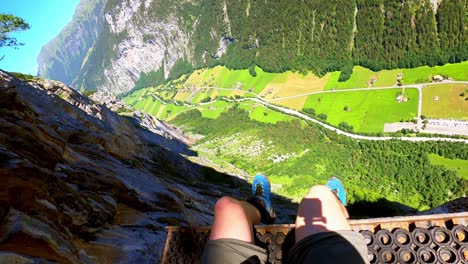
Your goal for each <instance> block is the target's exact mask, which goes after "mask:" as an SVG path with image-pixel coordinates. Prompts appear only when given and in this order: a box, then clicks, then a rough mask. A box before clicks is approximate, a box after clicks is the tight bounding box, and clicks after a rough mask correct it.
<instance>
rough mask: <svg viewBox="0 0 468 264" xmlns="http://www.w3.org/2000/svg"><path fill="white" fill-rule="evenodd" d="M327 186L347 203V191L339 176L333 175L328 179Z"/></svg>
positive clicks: (342, 201)
mask: <svg viewBox="0 0 468 264" xmlns="http://www.w3.org/2000/svg"><path fill="white" fill-rule="evenodd" d="M326 185H327V187H328V188H329V189H330V190H331V191H332V192H333V193H334V194H335V195H336V197H337V198H338V200H340V202H341V203H342V204H343V205H346V191H345V189H344V186H343V184H342V183H341V181H340V180H338V178H335V177H331V178H330V179H328V181H327V184H326Z"/></svg>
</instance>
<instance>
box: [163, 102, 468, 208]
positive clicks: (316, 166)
mask: <svg viewBox="0 0 468 264" xmlns="http://www.w3.org/2000/svg"><path fill="white" fill-rule="evenodd" d="M172 122H173V123H174V124H176V125H178V126H182V127H185V129H186V130H188V131H191V132H192V133H197V134H202V135H205V136H206V137H205V138H203V139H202V140H201V141H199V142H198V143H197V146H202V148H203V149H212V150H213V151H215V153H216V157H219V158H221V159H222V160H225V161H228V162H230V163H232V164H234V165H236V166H237V167H239V168H241V169H244V170H246V171H247V172H249V173H250V174H252V175H253V174H255V173H258V172H264V173H266V174H267V175H269V176H270V177H271V179H272V182H273V183H276V184H282V190H281V191H280V193H281V194H283V195H286V196H288V197H296V198H300V197H302V195H304V193H305V192H306V191H307V189H308V187H309V186H312V185H314V184H318V183H324V182H325V181H326V180H327V179H328V178H329V177H330V176H332V175H333V176H337V177H339V178H340V179H342V180H343V181H344V183H345V187H346V188H347V192H348V195H349V201H350V204H351V206H353V205H354V209H355V210H359V204H362V203H377V204H379V202H381V201H382V199H385V200H388V201H392V202H397V203H400V204H403V205H405V206H409V207H411V208H414V209H418V210H423V209H428V208H433V207H436V206H439V205H441V204H443V203H445V202H447V201H449V200H451V199H454V198H457V197H461V196H464V195H467V194H468V193H467V190H468V180H467V179H465V178H462V177H460V176H459V175H457V174H456V172H454V171H451V170H448V169H446V168H445V167H443V166H440V165H433V164H431V163H430V160H429V157H428V154H429V153H433V154H437V155H439V156H442V157H446V158H452V159H455V158H458V159H464V160H466V159H468V150H467V148H468V147H467V145H466V144H459V143H449V142H417V143H416V142H402V141H399V140H391V141H365V140H362V141H357V140H354V139H350V138H347V137H345V136H341V135H338V134H336V133H334V132H331V131H329V130H327V129H324V128H322V127H320V126H316V125H315V124H306V123H305V122H302V121H299V120H293V121H289V122H279V123H277V124H267V123H261V122H257V121H254V120H251V119H249V116H248V113H247V112H246V111H244V110H242V109H239V108H237V107H234V108H232V109H231V110H229V111H227V112H225V113H223V114H221V116H220V117H219V118H217V119H214V120H213V119H206V118H202V117H201V113H200V112H199V111H198V110H191V111H189V112H186V113H183V114H181V115H179V116H178V117H176V118H175V119H174V120H173V121H172ZM233 142H240V143H239V144H238V145H235V143H233ZM258 142H269V143H268V144H267V143H265V146H266V147H264V149H263V150H261V151H260V152H258V153H255V155H254V156H253V157H249V156H248V154H246V152H248V151H247V150H246V149H248V146H249V145H258V144H259V143H258ZM260 145H261V144H260ZM285 153H301V154H298V155H295V156H294V157H293V158H289V159H286V160H284V161H282V162H277V163H275V162H271V160H269V158H268V157H270V156H272V155H284V154H285ZM387 204H388V203H387ZM379 206H381V205H379ZM357 207H358V208H357ZM386 209H389V208H386ZM400 209H401V208H400ZM400 209H398V210H400ZM392 210H393V209H392ZM398 210H396V211H394V212H393V213H390V214H399V213H402V212H401V211H398Z"/></svg>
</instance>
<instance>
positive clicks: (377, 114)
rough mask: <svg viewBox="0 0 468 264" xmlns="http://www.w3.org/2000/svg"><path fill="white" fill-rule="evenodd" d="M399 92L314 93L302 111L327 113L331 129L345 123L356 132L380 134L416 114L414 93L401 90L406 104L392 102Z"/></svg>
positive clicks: (416, 105)
mask: <svg viewBox="0 0 468 264" xmlns="http://www.w3.org/2000/svg"><path fill="white" fill-rule="evenodd" d="M400 92H401V90H399V89H390V90H375V91H355V92H341V93H323V94H314V95H311V96H309V97H308V99H307V102H306V104H305V105H304V109H307V108H313V109H315V112H316V114H317V115H318V114H321V113H324V114H327V115H328V119H327V121H328V122H329V123H330V124H332V125H334V126H338V124H339V123H340V122H347V123H348V124H350V125H352V126H353V127H354V131H357V132H382V131H383V127H384V124H385V123H390V122H399V121H400V120H401V119H405V120H408V119H413V118H415V117H416V116H417V114H418V113H417V111H418V110H417V109H418V91H417V90H416V89H405V95H406V97H407V98H408V101H407V102H402V103H399V102H397V101H396V100H395V98H396V97H397V96H398V94H399V93H400ZM346 106H347V107H348V108H349V109H348V111H346V110H345V107H346Z"/></svg>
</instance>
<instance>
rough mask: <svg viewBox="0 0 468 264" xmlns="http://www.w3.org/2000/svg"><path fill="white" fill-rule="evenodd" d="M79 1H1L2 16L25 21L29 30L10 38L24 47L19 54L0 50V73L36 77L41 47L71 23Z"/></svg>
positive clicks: (7, 49) (11, 49) (5, 48)
mask: <svg viewBox="0 0 468 264" xmlns="http://www.w3.org/2000/svg"><path fill="white" fill-rule="evenodd" d="M78 3H79V0H0V13H7V14H12V15H15V16H19V17H21V18H23V19H24V20H25V21H26V22H27V23H29V25H30V26H31V28H30V29H28V30H26V31H21V32H18V33H15V34H12V35H11V36H14V37H16V38H17V40H18V41H19V42H23V43H25V45H24V46H20V47H19V48H18V49H17V50H15V49H13V48H10V47H2V48H0V58H1V57H2V56H3V55H5V58H4V59H3V60H1V61H0V69H2V70H5V71H12V72H22V73H28V74H32V75H36V74H37V56H38V55H39V52H40V51H41V48H42V46H44V45H45V44H46V43H47V42H49V41H50V40H51V39H52V38H54V37H55V36H57V35H58V33H59V32H60V30H61V29H62V28H63V27H64V26H65V25H66V24H67V23H68V22H70V21H71V19H72V17H73V13H74V11H75V7H76V5H77V4H78Z"/></svg>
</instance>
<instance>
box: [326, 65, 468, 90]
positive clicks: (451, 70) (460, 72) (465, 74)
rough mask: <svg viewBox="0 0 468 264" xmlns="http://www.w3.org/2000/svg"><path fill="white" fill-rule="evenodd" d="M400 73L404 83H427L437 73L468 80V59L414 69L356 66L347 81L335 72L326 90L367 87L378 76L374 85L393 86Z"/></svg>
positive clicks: (455, 78)
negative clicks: (339, 79) (373, 68)
mask: <svg viewBox="0 0 468 264" xmlns="http://www.w3.org/2000/svg"><path fill="white" fill-rule="evenodd" d="M398 73H403V84H415V83H426V82H430V81H431V77H432V76H434V75H436V74H441V75H444V76H448V77H450V78H453V79H454V80H459V81H467V80H468V61H465V62H461V63H455V64H450V63H449V64H446V65H443V66H435V67H428V66H423V67H418V68H412V69H393V70H382V71H379V72H373V71H371V70H369V69H366V68H364V67H361V66H356V67H354V69H353V74H352V75H351V78H350V79H349V80H347V81H346V82H338V77H339V76H340V72H333V73H332V75H331V77H330V79H329V80H328V83H327V84H326V86H325V90H330V89H332V88H334V89H351V88H362V87H367V84H366V83H367V82H368V81H369V80H370V79H371V78H372V77H376V78H377V81H376V82H375V83H374V87H383V86H392V85H395V83H396V77H397V75H398Z"/></svg>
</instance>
